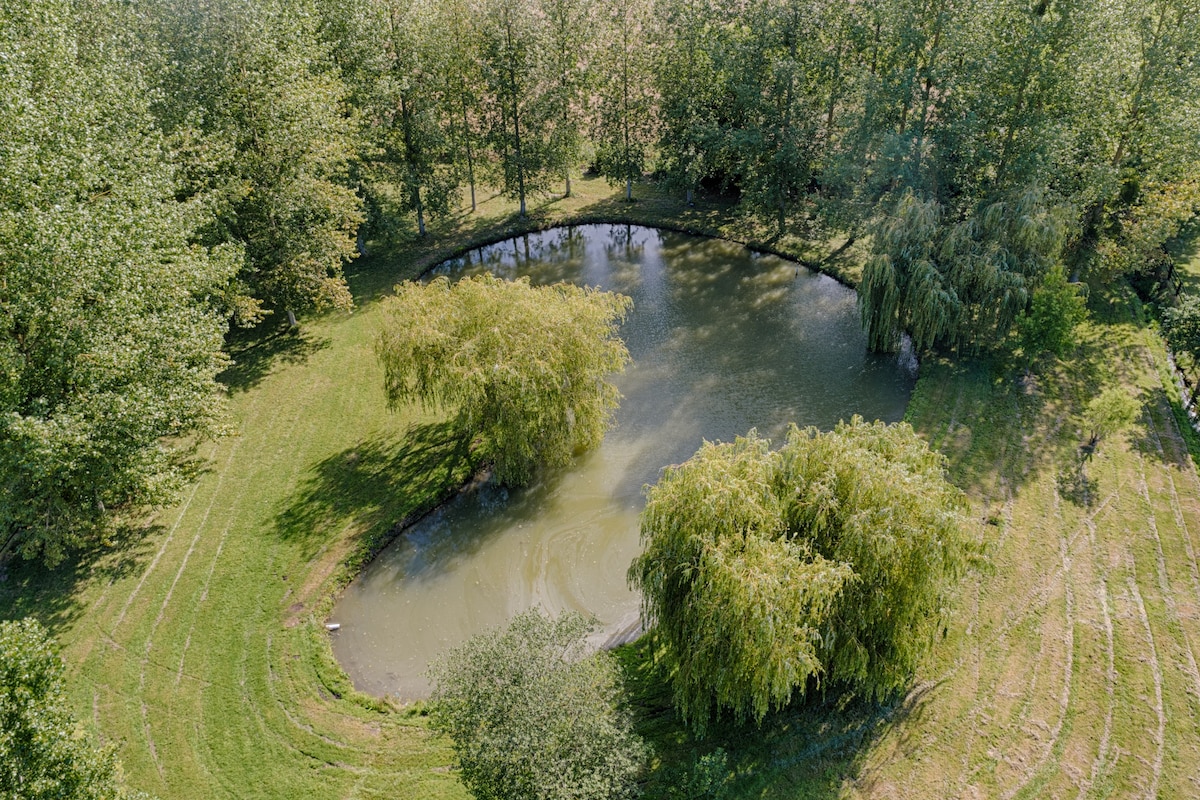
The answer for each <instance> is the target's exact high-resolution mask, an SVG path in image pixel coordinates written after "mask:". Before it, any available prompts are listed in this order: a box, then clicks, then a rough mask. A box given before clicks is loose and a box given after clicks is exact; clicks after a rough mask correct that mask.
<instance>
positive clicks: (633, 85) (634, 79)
mask: <svg viewBox="0 0 1200 800" xmlns="http://www.w3.org/2000/svg"><path fill="white" fill-rule="evenodd" d="M652 11H653V5H652V2H651V0H613V2H611V3H609V4H607V6H606V7H605V14H606V15H607V19H606V21H605V41H604V46H603V47H602V49H601V52H602V54H603V56H602V60H601V65H600V73H601V78H600V87H599V92H598V93H599V96H600V108H599V119H598V125H597V129H596V138H597V153H596V162H597V164H598V165H599V167H600V171H601V173H602V174H604V175H605V176H606V177H607V178H609V179H610V180H613V181H621V182H623V183H624V184H625V199H626V200H632V199H633V182H634V180H635V179H638V178H640V177H641V175H642V172H643V170H644V169H645V166H646V156H647V153H648V151H649V148H650V145H651V143H652V142H653V141H654V134H655V125H656V121H657V120H656V111H657V107H656V103H655V98H654V96H653V64H654V53H653V47H654V37H653V31H652V25H653V20H654V17H653V14H652Z"/></svg>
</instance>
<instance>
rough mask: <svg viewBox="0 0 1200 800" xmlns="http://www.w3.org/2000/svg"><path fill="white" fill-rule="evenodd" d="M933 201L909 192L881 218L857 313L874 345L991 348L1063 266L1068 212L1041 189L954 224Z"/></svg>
mask: <svg viewBox="0 0 1200 800" xmlns="http://www.w3.org/2000/svg"><path fill="white" fill-rule="evenodd" d="M944 217H945V214H944V211H943V209H942V207H941V205H940V204H939V203H938V202H937V201H936V200H923V199H920V198H918V197H917V196H916V195H914V194H913V193H912V192H911V191H910V192H905V193H904V194H903V195H902V196H901V198H900V200H899V201H898V202H897V204H896V206H895V209H894V210H893V211H892V212H891V213H890V214H886V215H884V216H883V217H881V218H880V219H878V220H876V222H875V224H874V226H873V231H872V234H873V236H872V242H873V244H872V252H871V255H870V257H869V258H868V260H867V263H866V265H865V266H864V268H863V277H862V282H861V285H860V287H859V309H860V311H861V312H862V319H863V326H864V327H865V328H866V331H867V338H868V342H869V344H870V346H871V347H872V348H873V349H875V350H884V351H886V350H893V349H895V348H896V347H897V345H898V344H899V342H900V336H901V334H903V333H908V334H909V335H910V336H911V337H912V340H913V345H914V346H915V347H916V348H917V349H918V350H922V349H926V348H929V347H934V346H938V345H942V346H951V347H965V348H967V349H971V350H979V349H989V348H991V347H994V346H995V345H997V344H999V343H1000V342H1001V341H1002V340H1003V339H1004V337H1005V336H1006V335H1007V334H1008V333H1009V331H1010V330H1011V329H1012V327H1013V325H1014V324H1015V323H1016V321H1017V319H1018V317H1020V315H1021V313H1022V312H1023V311H1024V310H1025V309H1026V306H1027V304H1028V303H1029V298H1030V294H1031V292H1032V291H1033V289H1034V288H1035V287H1036V286H1037V285H1038V284H1039V283H1040V281H1041V280H1042V278H1043V277H1044V276H1045V275H1046V274H1047V272H1048V271H1049V269H1050V268H1051V267H1052V266H1053V265H1054V264H1056V263H1057V262H1058V258H1059V255H1060V254H1061V252H1062V248H1063V244H1064V241H1065V235H1066V231H1067V214H1066V211H1065V209H1063V208H1062V207H1060V206H1053V205H1050V204H1049V203H1048V202H1047V199H1046V197H1045V194H1044V193H1043V192H1042V191H1041V190H1038V189H1027V190H1026V191H1024V192H1023V193H1021V194H1020V195H1017V196H1015V197H1013V198H1002V199H999V200H995V201H993V202H989V203H987V204H985V205H982V206H980V207H979V208H978V209H977V210H976V211H975V212H974V213H972V214H970V215H969V216H967V217H966V218H965V219H962V220H960V221H958V222H949V221H946V220H945V218H944Z"/></svg>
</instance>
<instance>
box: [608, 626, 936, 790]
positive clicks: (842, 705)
mask: <svg viewBox="0 0 1200 800" xmlns="http://www.w3.org/2000/svg"><path fill="white" fill-rule="evenodd" d="M650 646H651V645H650V644H649V637H643V638H642V639H640V640H639V641H637V642H635V643H633V644H631V645H628V646H626V647H622V648H620V649H619V650H617V651H616V653H617V657H618V661H619V663H620V664H621V669H622V674H623V677H624V680H625V685H626V689H627V691H628V694H629V697H630V698H631V702H632V706H633V712H634V720H635V725H636V727H637V730H638V733H639V734H640V735H641V736H643V737H644V738H645V739H646V741H647V742H648V743H649V744H650V745H651V747H652V748H653V751H654V756H655V758H654V761H655V766H654V768H653V769H652V770H651V772H650V774H649V775H648V776H647V780H646V783H645V785H644V790H645V796H646V797H652V798H665V799H666V800H684V798H688V800H690V799H691V798H721V799H722V800H740V799H741V798H781V799H782V798H789V800H790V799H791V798H834V797H839V796H841V795H842V794H843V792H844V789H845V784H846V783H847V782H848V781H862V780H864V779H865V778H864V776H863V775H862V760H863V759H862V756H863V755H864V754H865V753H866V752H867V751H869V749H870V746H871V744H872V743H873V742H874V741H876V740H877V739H878V738H879V737H880V736H881V735H882V734H883V733H885V732H886V731H887V730H889V729H890V728H891V727H892V726H894V725H896V724H898V723H900V722H902V721H904V720H905V719H907V718H909V717H910V716H912V715H914V714H916V715H919V714H920V710H921V708H922V707H923V706H922V704H923V698H924V693H923V692H921V691H915V692H912V693H910V694H909V696H908V697H907V698H904V699H902V700H899V701H897V702H895V703H892V704H884V705H881V704H876V703H869V702H864V701H861V700H856V699H849V700H847V699H845V698H840V697H839V696H838V695H836V694H830V695H829V696H827V697H826V698H824V699H822V698H821V697H820V696H813V695H810V697H809V698H808V699H806V700H804V701H802V702H799V701H798V702H795V703H793V704H792V705H791V706H790V707H788V708H786V709H783V710H781V711H777V712H773V713H771V714H768V715H767V717H766V719H764V720H763V723H762V725H761V726H757V725H755V724H754V723H740V724H739V723H735V722H733V721H731V720H729V719H727V718H721V719H720V720H718V721H717V722H714V723H712V724H711V725H710V730H709V732H708V734H707V735H706V736H705V738H703V739H697V738H696V737H695V736H693V735H692V733H691V732H690V731H689V730H688V729H687V727H686V726H685V725H684V724H683V721H682V720H681V719H680V717H679V715H678V714H677V713H676V712H675V710H674V708H673V707H672V705H671V698H670V687H669V686H668V684H667V681H666V680H665V678H664V676H663V675H662V671H661V669H660V668H659V667H658V666H656V665H655V664H654V662H653V659H652V658H651V656H650Z"/></svg>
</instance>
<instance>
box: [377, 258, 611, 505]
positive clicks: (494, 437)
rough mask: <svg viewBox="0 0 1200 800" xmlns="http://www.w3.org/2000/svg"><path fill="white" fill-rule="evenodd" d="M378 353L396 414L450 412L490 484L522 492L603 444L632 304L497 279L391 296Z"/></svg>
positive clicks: (438, 282)
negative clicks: (489, 469) (405, 409)
mask: <svg viewBox="0 0 1200 800" xmlns="http://www.w3.org/2000/svg"><path fill="white" fill-rule="evenodd" d="M387 304H388V305H387V307H386V310H385V322H384V328H383V330H382V332H381V333H380V336H379V339H378V342H377V348H376V349H377V352H378V353H379V357H380V359H381V360H382V361H383V365H384V371H385V389H386V391H387V397H388V402H389V403H390V404H392V405H393V406H395V405H399V404H402V403H408V402H414V401H415V402H419V403H421V404H422V405H424V406H426V407H429V408H444V409H450V410H452V411H453V412H454V413H455V414H456V417H455V420H456V423H457V426H458V428H459V430H460V432H461V433H462V434H463V435H464V436H467V437H470V438H471V439H472V440H473V442H474V444H475V446H476V448H477V453H478V454H479V455H480V456H481V457H482V459H483V460H484V461H487V462H490V463H491V464H492V465H493V468H494V470H495V475H496V478H497V480H499V481H500V482H502V483H506V484H509V485H520V484H523V483H526V482H528V481H529V480H530V479H531V478H532V476H533V473H534V470H535V469H536V468H537V467H538V466H548V467H552V468H553V467H561V466H564V465H566V464H567V463H568V462H569V461H570V459H571V456H572V455H574V454H575V453H576V452H579V451H582V450H586V449H588V448H590V447H594V446H595V445H597V444H599V443H600V440H601V438H603V436H604V431H605V429H606V428H607V426H608V424H609V421H610V419H611V416H612V412H613V410H614V409H615V408H616V406H617V401H618V399H619V397H620V395H619V393H618V392H617V389H616V387H615V386H613V385H612V384H611V383H610V382H609V381H608V380H607V378H608V376H609V375H611V374H612V373H614V372H618V371H620V370H621V369H622V368H624V366H625V364H626V362H627V361H628V360H629V351H628V350H626V349H625V345H624V343H623V342H622V341H621V340H620V338H619V337H618V336H617V325H618V324H619V323H620V321H621V320H623V319H624V316H625V313H626V312H627V311H628V309H629V306H630V300H629V298H627V297H625V296H623V295H619V294H613V293H611V292H604V291H600V290H598V289H590V288H583V287H578V286H572V285H570V284H563V283H560V284H555V285H553V286H539V287H534V286H531V285H530V284H529V281H528V279H521V280H518V281H512V282H509V281H504V280H500V279H499V278H496V277H494V276H492V275H483V276H478V277H473V278H464V279H463V280H460V281H459V282H458V283H455V284H451V283H450V282H449V281H448V280H447V279H446V278H444V277H439V278H435V279H434V280H432V281H430V282H429V283H427V284H418V283H408V284H404V285H401V286H398V287H396V296H395V297H393V298H389V300H388V301H387Z"/></svg>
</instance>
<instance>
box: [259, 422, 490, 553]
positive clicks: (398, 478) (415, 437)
mask: <svg viewBox="0 0 1200 800" xmlns="http://www.w3.org/2000/svg"><path fill="white" fill-rule="evenodd" d="M470 472H471V465H470V462H469V458H468V453H467V448H466V446H465V443H464V441H463V439H462V437H460V436H458V435H457V434H456V432H455V430H454V428H453V426H452V425H451V424H450V423H448V422H443V423H436V424H423V425H412V426H410V427H409V428H408V430H406V431H405V432H404V433H403V434H402V435H400V436H397V437H392V438H377V439H371V440H365V441H362V442H359V443H358V444H356V445H355V446H353V447H350V448H348V449H346V450H343V451H342V452H340V453H335V454H334V455H331V456H329V457H328V458H326V459H324V460H322V461H320V462H318V463H317V464H316V465H314V466H313V467H312V468H311V469H310V470H309V471H308V475H307V477H306V478H305V479H304V480H303V481H302V483H301V485H300V487H299V488H298V489H297V490H296V492H295V493H293V494H292V496H291V497H290V498H289V499H288V500H287V501H286V502H285V505H284V508H283V509H282V510H281V511H280V512H279V513H278V514H277V515H276V517H275V531H276V533H277V534H278V535H279V536H280V537H281V538H283V539H284V540H286V541H290V542H295V543H297V544H299V545H300V546H301V549H302V552H303V554H304V556H305V557H311V556H312V555H314V554H315V553H316V552H317V551H318V550H319V549H320V547H321V545H322V543H324V542H325V541H327V540H328V536H329V533H330V532H331V531H337V530H342V529H345V528H348V527H357V528H359V529H360V530H361V531H363V533H364V534H366V535H368V536H371V537H382V536H383V534H384V533H386V532H387V531H388V530H390V529H391V528H392V526H394V525H396V524H397V523H399V522H401V521H402V520H404V519H405V518H407V517H409V516H411V515H413V514H415V513H419V512H421V511H423V510H428V509H429V508H431V507H433V506H434V505H436V504H437V503H439V502H441V501H442V500H443V499H445V492H446V487H457V486H459V485H461V484H462V483H463V482H464V481H465V480H466V479H467V478H468V477H469V475H470Z"/></svg>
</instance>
